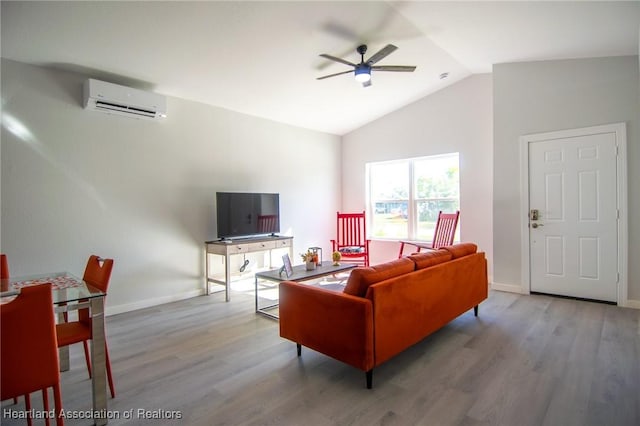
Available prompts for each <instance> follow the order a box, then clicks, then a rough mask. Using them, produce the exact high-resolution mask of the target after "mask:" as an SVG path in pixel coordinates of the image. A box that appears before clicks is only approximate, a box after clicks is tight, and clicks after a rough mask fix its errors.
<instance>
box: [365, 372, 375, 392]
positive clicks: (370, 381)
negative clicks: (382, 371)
mask: <svg viewBox="0 0 640 426" xmlns="http://www.w3.org/2000/svg"><path fill="white" fill-rule="evenodd" d="M365 376H366V378H367V389H371V388H372V387H373V369H371V370H369V371H367V372H365Z"/></svg>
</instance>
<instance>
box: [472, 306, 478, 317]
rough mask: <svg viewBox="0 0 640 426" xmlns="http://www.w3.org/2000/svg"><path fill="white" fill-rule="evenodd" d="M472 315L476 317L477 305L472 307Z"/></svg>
mask: <svg viewBox="0 0 640 426" xmlns="http://www.w3.org/2000/svg"><path fill="white" fill-rule="evenodd" d="M473 314H474V315H475V316H478V305H476V306H474V307H473Z"/></svg>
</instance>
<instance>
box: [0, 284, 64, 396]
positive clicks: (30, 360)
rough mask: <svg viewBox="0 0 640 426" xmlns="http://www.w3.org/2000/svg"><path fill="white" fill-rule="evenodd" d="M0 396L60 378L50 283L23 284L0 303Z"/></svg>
mask: <svg viewBox="0 0 640 426" xmlns="http://www.w3.org/2000/svg"><path fill="white" fill-rule="evenodd" d="M0 336H1V340H2V341H1V342H0V370H1V371H2V375H1V376H0V395H1V396H0V399H1V400H5V399H8V398H13V397H17V396H20V395H26V394H29V393H31V392H34V391H37V390H39V389H43V388H47V387H50V386H54V385H55V384H56V383H58V382H59V381H60V372H59V362H58V344H57V340H56V327H55V319H54V313H53V298H52V296H51V284H50V283H46V284H40V285H35V286H32V287H24V288H22V289H21V290H20V294H19V295H18V296H17V297H16V298H15V299H14V300H13V301H11V302H9V303H4V304H1V305H0Z"/></svg>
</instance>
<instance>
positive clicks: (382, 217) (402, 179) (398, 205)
mask: <svg viewBox="0 0 640 426" xmlns="http://www.w3.org/2000/svg"><path fill="white" fill-rule="evenodd" d="M369 178H370V183H371V193H370V197H371V204H372V206H373V212H372V214H371V218H372V225H373V226H372V230H371V234H372V236H373V237H375V238H407V236H408V233H409V231H408V221H407V213H408V207H409V188H410V186H409V185H410V182H409V163H408V162H399V163H396V162H394V163H379V164H373V165H371V168H370V174H369Z"/></svg>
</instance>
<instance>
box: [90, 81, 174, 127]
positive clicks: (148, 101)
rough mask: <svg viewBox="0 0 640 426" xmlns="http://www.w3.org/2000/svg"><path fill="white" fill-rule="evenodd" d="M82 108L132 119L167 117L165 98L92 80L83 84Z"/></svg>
mask: <svg viewBox="0 0 640 426" xmlns="http://www.w3.org/2000/svg"><path fill="white" fill-rule="evenodd" d="M84 107H85V108H86V109H91V110H95V111H102V112H106V113H109V114H117V115H125V116H127V117H132V118H146V119H152V120H153V119H157V118H162V117H166V116H167V98H166V97H165V96H162V95H158V94H157V93H151V92H145V91H143V90H138V89H133V88H131V87H126V86H120V85H118V84H113V83H107V82H105V81H99V80H94V79H92V78H90V79H88V80H87V81H85V82H84Z"/></svg>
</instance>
